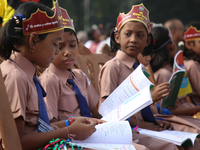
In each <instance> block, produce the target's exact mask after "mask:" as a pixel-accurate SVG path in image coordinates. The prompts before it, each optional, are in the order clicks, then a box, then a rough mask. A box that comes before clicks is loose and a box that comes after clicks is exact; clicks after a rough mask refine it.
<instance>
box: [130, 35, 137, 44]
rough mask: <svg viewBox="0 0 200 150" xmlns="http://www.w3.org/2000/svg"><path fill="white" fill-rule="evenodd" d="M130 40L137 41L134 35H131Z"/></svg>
mask: <svg viewBox="0 0 200 150" xmlns="http://www.w3.org/2000/svg"><path fill="white" fill-rule="evenodd" d="M130 40H131V42H136V41H137V38H136V35H134V34H133V35H131V39H130Z"/></svg>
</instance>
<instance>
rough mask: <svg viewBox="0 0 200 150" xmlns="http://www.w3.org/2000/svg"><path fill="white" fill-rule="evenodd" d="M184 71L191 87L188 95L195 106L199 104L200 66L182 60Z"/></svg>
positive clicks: (190, 61) (195, 62) (191, 61)
mask: <svg viewBox="0 0 200 150" xmlns="http://www.w3.org/2000/svg"><path fill="white" fill-rule="evenodd" d="M184 65H185V69H186V72H187V75H188V78H189V81H190V84H191V87H192V93H191V94H190V95H191V97H192V99H193V101H194V102H195V103H196V105H199V104H200V84H199V83H200V64H199V63H198V62H197V61H194V60H184Z"/></svg>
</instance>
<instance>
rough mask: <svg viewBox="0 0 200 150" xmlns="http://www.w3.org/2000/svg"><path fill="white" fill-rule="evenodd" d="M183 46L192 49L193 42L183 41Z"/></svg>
mask: <svg viewBox="0 0 200 150" xmlns="http://www.w3.org/2000/svg"><path fill="white" fill-rule="evenodd" d="M185 47H187V49H193V47H194V42H191V41H187V42H185Z"/></svg>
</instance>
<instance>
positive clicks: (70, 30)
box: [64, 28, 79, 43]
mask: <svg viewBox="0 0 200 150" xmlns="http://www.w3.org/2000/svg"><path fill="white" fill-rule="evenodd" d="M64 32H70V34H74V35H75V37H76V41H77V43H79V42H78V38H77V35H76V32H75V31H74V30H72V29H69V28H64Z"/></svg>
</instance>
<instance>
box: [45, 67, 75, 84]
mask: <svg viewBox="0 0 200 150" xmlns="http://www.w3.org/2000/svg"><path fill="white" fill-rule="evenodd" d="M49 70H50V71H52V72H53V73H54V74H55V75H56V76H57V77H58V78H59V79H60V80H61V81H62V82H63V83H64V84H65V83H66V82H67V79H74V78H75V77H76V75H75V73H74V72H73V69H68V70H67V69H61V68H58V67H56V66H55V65H54V64H53V63H51V64H50V66H49Z"/></svg>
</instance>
